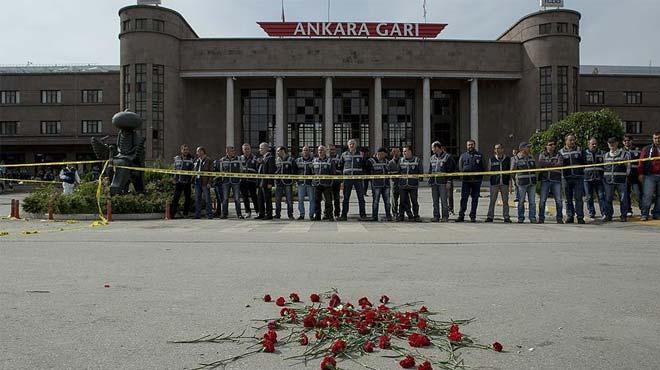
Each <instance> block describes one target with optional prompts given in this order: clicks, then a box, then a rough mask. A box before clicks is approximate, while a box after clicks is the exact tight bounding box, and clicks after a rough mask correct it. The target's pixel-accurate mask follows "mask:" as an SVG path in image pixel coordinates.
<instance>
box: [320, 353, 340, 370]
mask: <svg viewBox="0 0 660 370" xmlns="http://www.w3.org/2000/svg"><path fill="white" fill-rule="evenodd" d="M335 369H337V361H336V360H335V358H334V357H332V356H328V357H326V358H324V359H323V361H321V370H335Z"/></svg>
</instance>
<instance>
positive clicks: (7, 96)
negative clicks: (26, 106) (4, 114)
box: [0, 90, 21, 104]
mask: <svg viewBox="0 0 660 370" xmlns="http://www.w3.org/2000/svg"><path fill="white" fill-rule="evenodd" d="M20 103H21V93H20V92H19V91H14V90H5V91H0V104H20Z"/></svg>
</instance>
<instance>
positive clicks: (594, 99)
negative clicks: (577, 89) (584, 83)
mask: <svg viewBox="0 0 660 370" xmlns="http://www.w3.org/2000/svg"><path fill="white" fill-rule="evenodd" d="M587 103H588V104H605V92H604V91H587Z"/></svg>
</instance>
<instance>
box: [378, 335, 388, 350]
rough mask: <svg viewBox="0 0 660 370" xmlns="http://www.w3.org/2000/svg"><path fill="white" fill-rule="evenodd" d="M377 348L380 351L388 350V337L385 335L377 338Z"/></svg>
mask: <svg viewBox="0 0 660 370" xmlns="http://www.w3.org/2000/svg"><path fill="white" fill-rule="evenodd" d="M378 348H380V349H388V348H390V337H388V336H387V335H381V336H380V337H379V338H378Z"/></svg>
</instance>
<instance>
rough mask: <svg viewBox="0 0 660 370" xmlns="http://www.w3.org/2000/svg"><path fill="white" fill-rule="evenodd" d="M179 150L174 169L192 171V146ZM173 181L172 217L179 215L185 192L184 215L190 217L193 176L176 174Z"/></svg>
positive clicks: (184, 145) (182, 147)
mask: <svg viewBox="0 0 660 370" xmlns="http://www.w3.org/2000/svg"><path fill="white" fill-rule="evenodd" d="M179 150H180V154H179V155H177V156H176V157H174V169H175V170H183V171H192V170H193V168H194V164H193V162H194V158H193V156H192V154H190V147H189V146H188V145H186V144H183V145H181V147H180V148H179ZM99 172H100V171H99ZM97 177H98V176H97ZM173 181H174V197H173V199H172V208H171V213H172V215H171V216H172V218H176V217H177V213H178V209H179V199H180V198H181V194H182V193H183V217H188V212H189V211H190V203H191V200H192V189H191V187H190V183H191V181H192V177H191V176H190V175H174V179H173Z"/></svg>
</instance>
